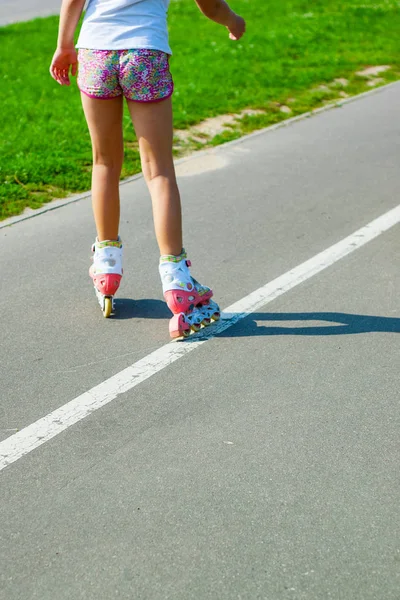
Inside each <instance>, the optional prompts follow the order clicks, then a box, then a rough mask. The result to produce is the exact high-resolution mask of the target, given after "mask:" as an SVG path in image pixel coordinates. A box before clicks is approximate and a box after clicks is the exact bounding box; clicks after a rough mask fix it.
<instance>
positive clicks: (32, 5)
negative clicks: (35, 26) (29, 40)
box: [0, 0, 61, 25]
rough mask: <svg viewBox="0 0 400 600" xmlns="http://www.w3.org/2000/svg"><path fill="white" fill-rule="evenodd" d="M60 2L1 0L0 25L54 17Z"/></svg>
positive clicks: (49, 0) (53, 0)
mask: <svg viewBox="0 0 400 600" xmlns="http://www.w3.org/2000/svg"><path fill="white" fill-rule="evenodd" d="M60 6H61V0H1V3H0V25H7V24H8V23H14V22H16V21H28V20H29V19H35V18H36V17H48V16H49V15H56V14H58V13H59V11H60Z"/></svg>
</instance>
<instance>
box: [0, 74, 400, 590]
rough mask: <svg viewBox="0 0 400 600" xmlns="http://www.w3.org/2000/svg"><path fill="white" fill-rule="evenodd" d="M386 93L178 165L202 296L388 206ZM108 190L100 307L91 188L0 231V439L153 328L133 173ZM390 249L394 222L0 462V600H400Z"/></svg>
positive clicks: (116, 363)
mask: <svg viewBox="0 0 400 600" xmlns="http://www.w3.org/2000/svg"><path fill="white" fill-rule="evenodd" d="M399 100H400V85H395V86H391V87H388V88H386V89H385V90H382V91H380V92H379V93H376V94H374V95H371V96H368V97H364V98H362V99H360V100H358V101H356V102H353V103H351V104H347V105H346V106H344V107H343V108H341V109H335V110H331V111H329V112H326V113H323V114H320V115H318V116H317V117H314V118H312V119H307V120H304V121H300V122H297V123H295V124H292V125H290V126H289V127H287V128H282V129H278V130H275V131H272V132H266V133H263V134H261V135H258V136H255V137H251V138H249V139H247V140H244V141H243V142H242V143H240V144H236V145H231V146H228V147H226V148H219V149H216V150H214V151H213V152H211V153H209V155H205V156H204V155H203V156H202V157H198V158H193V159H191V160H190V161H189V162H187V163H184V164H182V165H180V167H179V172H180V187H181V191H182V196H183V199H184V220H185V236H186V241H185V243H186V246H187V249H188V251H189V253H190V257H191V259H192V263H193V273H194V274H195V276H197V277H198V278H199V279H200V280H201V281H204V283H207V284H209V285H211V286H212V287H213V288H214V291H215V294H216V297H217V299H218V301H220V303H221V306H222V307H225V306H228V305H229V304H231V303H232V302H234V301H236V300H238V299H240V298H242V297H244V296H246V295H247V294H248V293H250V292H251V291H253V290H254V289H256V288H258V287H259V286H260V285H263V284H264V283H266V282H268V281H270V280H272V279H274V278H275V277H277V276H279V275H281V274H283V273H285V272H286V271H288V270H289V269H291V268H292V267H294V266H296V265H298V264H299V263H301V262H302V261H304V260H307V259H308V258H310V257H312V256H314V255H315V254H316V253H318V252H320V251H321V250H323V249H325V248H327V247H328V246H330V245H331V244H333V243H335V242H337V241H339V240H341V239H343V238H344V237H345V236H346V235H348V234H350V233H352V232H353V231H355V230H356V229H358V228H359V227H361V226H363V225H365V224H366V223H368V222H370V221H371V220H372V219H374V218H376V217H377V216H379V215H381V214H383V213H385V212H386V211H387V210H389V209H390V208H392V207H394V206H396V205H397V204H398V189H399V184H400V174H399V171H398V140H399V122H400V121H399V110H400V109H399V106H400V104H399ZM210 166H213V167H216V168H215V169H213V170H207V169H209V168H210ZM196 173H197V174H196ZM121 192H122V211H123V212H122V214H123V223H122V231H121V234H122V236H123V239H124V241H125V249H126V255H125V256H126V259H125V277H124V280H123V284H122V287H121V291H120V294H119V302H118V318H114V319H110V320H104V319H103V317H102V316H101V313H100V309H99V307H98V305H97V304H96V300H95V297H94V294H93V290H92V289H91V286H90V284H89V282H88V276H87V267H88V264H89V254H90V252H89V247H90V243H91V241H92V237H93V235H94V229H93V223H92V217H91V210H90V202H89V200H82V201H80V202H78V203H76V204H71V205H69V206H67V207H64V208H61V209H58V210H56V211H53V212H49V213H46V214H44V215H41V216H40V217H36V218H33V219H31V220H29V221H24V222H21V223H18V224H16V225H13V226H12V227H10V228H6V229H2V230H0V272H1V274H2V278H1V286H2V291H3V297H4V298H5V301H6V309H5V310H3V311H2V312H1V314H0V327H1V332H2V344H1V348H0V353H1V354H0V364H1V368H2V373H1V375H2V398H1V413H0V415H1V423H0V427H1V433H2V436H3V438H5V437H7V436H9V435H10V434H11V433H12V431H11V430H12V429H13V428H19V429H20V428H22V427H25V426H27V425H28V424H30V423H32V422H34V421H35V420H37V419H38V418H40V417H42V416H44V415H46V414H47V413H49V412H50V411H52V410H54V409H55V408H57V407H59V406H62V405H63V404H65V403H66V402H68V401H69V400H71V399H72V398H74V397H76V396H78V395H79V394H81V393H83V392H84V391H86V390H88V389H90V388H91V387H93V386H94V385H96V384H98V383H100V382H101V381H104V380H105V379H106V378H108V377H110V376H111V375H113V374H114V373H117V372H119V371H120V370H121V369H123V368H125V367H126V366H128V365H130V364H132V363H133V362H135V361H136V360H138V359H140V358H143V357H144V356H146V355H147V354H148V353H150V352H151V351H153V350H154V349H156V348H158V347H160V346H162V345H163V344H164V343H165V342H167V341H168V338H167V325H168V311H167V310H166V308H165V306H164V304H163V302H162V295H161V290H160V285H159V281H158V272H157V258H158V257H157V249H156V244H155V240H154V236H153V231H152V222H151V211H150V204H149V200H148V196H147V192H146V190H145V186H144V183H143V181H142V180H137V181H134V182H132V183H129V184H126V185H124V186H122V187H121ZM398 266H399V231H398V227H397V228H394V229H392V230H390V231H388V232H386V233H385V234H383V235H381V236H379V237H378V238H377V239H375V240H374V241H372V242H370V243H368V244H367V245H366V246H364V247H363V248H361V249H359V250H357V251H356V252H354V253H352V254H351V255H350V256H348V257H347V258H345V259H343V260H341V261H340V262H338V263H335V264H334V265H333V266H332V267H330V268H329V269H327V270H326V271H324V272H322V273H321V274H319V275H317V276H315V277H313V278H312V279H310V280H309V281H307V282H305V283H303V284H301V285H300V286H298V287H296V288H294V289H293V290H291V291H290V292H288V293H286V294H284V295H283V296H281V297H280V298H278V299H276V300H275V301H274V302H273V303H271V304H269V305H268V306H267V307H266V308H265V310H261V311H259V312H258V313H257V314H252V315H250V316H249V317H248V318H246V319H245V320H243V321H241V322H240V323H238V324H237V325H236V326H234V327H232V328H230V329H228V330H226V331H225V332H223V333H222V334H220V335H219V336H218V337H216V338H214V339H212V340H211V341H209V342H207V343H206V344H204V345H203V346H201V348H199V349H197V350H195V351H194V352H192V353H190V354H189V355H187V356H185V357H183V358H182V359H180V360H179V361H177V362H176V363H174V364H173V365H170V366H169V367H168V368H166V369H164V370H163V371H161V372H160V373H158V374H156V375H155V376H153V377H152V378H150V379H149V380H147V381H145V382H143V383H142V384H140V385H139V386H138V387H136V388H134V389H133V390H131V391H130V392H127V393H126V394H124V395H123V396H120V397H119V398H118V399H117V400H116V401H114V402H112V403H111V404H109V405H107V406H106V407H104V408H102V409H100V410H99V411H97V412H96V413H94V414H93V415H91V416H90V417H88V418H86V419H85V420H84V421H81V422H80V423H77V424H76V425H75V426H73V427H71V428H70V429H68V430H67V431H65V432H64V433H62V434H60V435H59V436H58V437H56V438H54V439H53V440H51V441H50V442H48V443H46V444H44V445H43V446H41V447H40V448H38V449H37V450H35V451H34V452H32V453H30V454H29V455H27V456H26V457H24V458H22V459H21V460H19V461H18V462H16V463H14V464H13V465H11V466H10V467H8V468H7V469H6V470H5V471H3V472H2V474H1V478H2V484H1V493H2V502H1V504H0V519H1V523H2V528H1V533H0V538H1V543H0V563H1V565H2V569H1V573H0V582H1V583H0V598H2V599H3V598H4V599H7V600H16V599H19V598H30V599H31V598H32V599H36V598H38V599H40V600H47V599H49V600H50V599H51V600H59V599H60V600H63V599H64V598H65V599H67V598H68V599H70V598H74V599H80V598H82V599H93V600H94V599H95V600H103V599H104V600H109V599H110V598H126V599H131V598H140V599H151V600H152V599H157V600H158V599H160V600H161V599H173V600H180V599H182V600H186V599H192V598H193V599H197V600H198V599H203V598H204V599H217V600H224V599H227V600H228V599H229V600H230V599H233V598H238V599H246V600H247V599H249V600H250V599H254V598H260V599H273V600H281V599H282V600H286V599H292V598H294V599H304V600H314V599H315V600H317V599H318V600H319V599H321V598H333V599H338V598H341V599H349V600H354V599H355V600H357V599H360V600H369V599H371V600H372V599H374V600H375V599H376V600H382V599H385V600H392V599H393V600H398V599H399V592H398V590H399V589H400V588H399V564H400V546H399V525H398V498H399V491H400V486H399V481H398V474H397V471H398V461H399V458H400V456H399V447H398V437H399V417H398V397H399V394H398V387H399V385H398V384H399V381H398V371H399V368H398V367H399V354H400V353H399V341H398V340H399V336H398V333H399V331H400V319H399V309H398V297H399V270H398Z"/></svg>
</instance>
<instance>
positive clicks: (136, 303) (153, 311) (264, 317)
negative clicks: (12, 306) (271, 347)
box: [113, 298, 400, 339]
mask: <svg viewBox="0 0 400 600" xmlns="http://www.w3.org/2000/svg"><path fill="white" fill-rule="evenodd" d="M115 306H116V314H115V316H114V317H113V318H114V319H117V320H120V319H170V318H171V316H172V313H171V312H170V310H169V308H168V307H167V305H166V303H165V302H163V301H162V300H154V299H142V300H132V299H130V298H116V299H115ZM235 316H236V315H235V314H233V315H232V318H233V319H234V320H235ZM260 321H263V322H267V323H268V322H271V323H272V322H276V321H279V322H284V321H286V322H290V323H291V325H282V326H277V325H268V324H266V325H261V324H260ZM294 321H296V322H298V323H299V325H295V326H294V325H293V322H294ZM304 321H328V322H329V323H330V324H329V325H325V324H319V325H313V324H307V325H302V322H304ZM221 325H222V323H221ZM215 329H217V330H218V324H217V325H216V326H215ZM373 331H380V332H386V333H400V318H395V317H377V316H372V315H355V314H348V313H340V312H294V313H268V312H265V313H251V314H249V316H248V317H244V318H243V319H241V320H240V321H239V322H238V323H236V324H235V325H232V326H231V327H229V328H227V329H225V330H223V331H221V332H220V333H218V331H216V332H215V333H214V327H213V326H211V328H206V329H202V330H201V331H200V332H199V334H197V335H194V336H193V337H192V336H191V339H199V338H201V337H208V335H216V336H217V337H248V336H253V335H354V334H357V333H371V332H373Z"/></svg>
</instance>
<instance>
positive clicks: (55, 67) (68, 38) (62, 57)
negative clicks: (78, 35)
mask: <svg viewBox="0 0 400 600" xmlns="http://www.w3.org/2000/svg"><path fill="white" fill-rule="evenodd" d="M84 5H85V0H63V2H62V5H61V13H60V23H59V26H58V40H57V49H56V51H55V53H54V56H53V60H52V61H51V65H50V74H51V76H52V77H53V79H55V80H56V81H58V83H59V84H60V85H70V80H69V70H70V68H71V74H72V75H76V72H77V68H78V57H77V53H76V50H75V46H74V34H75V29H76V27H77V25H78V22H79V19H80V17H81V14H82V11H83V7H84Z"/></svg>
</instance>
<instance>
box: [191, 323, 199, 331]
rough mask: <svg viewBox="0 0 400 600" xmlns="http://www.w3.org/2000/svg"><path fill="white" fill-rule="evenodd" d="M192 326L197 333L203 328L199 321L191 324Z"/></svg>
mask: <svg viewBox="0 0 400 600" xmlns="http://www.w3.org/2000/svg"><path fill="white" fill-rule="evenodd" d="M191 328H192V331H194V332H195V333H197V332H198V331H200V329H201V324H199V323H193V325H192V326H191Z"/></svg>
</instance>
